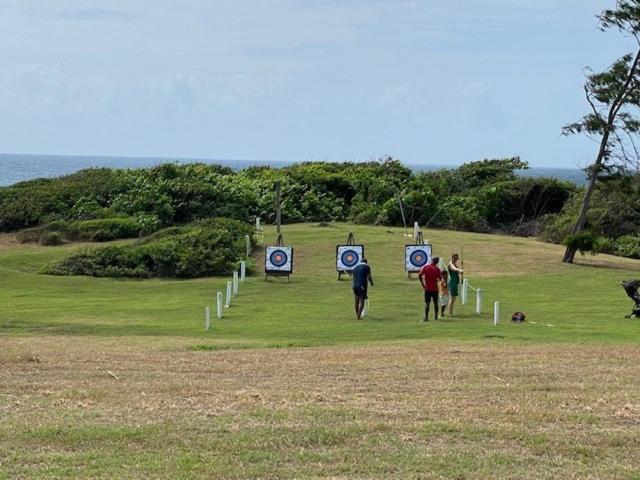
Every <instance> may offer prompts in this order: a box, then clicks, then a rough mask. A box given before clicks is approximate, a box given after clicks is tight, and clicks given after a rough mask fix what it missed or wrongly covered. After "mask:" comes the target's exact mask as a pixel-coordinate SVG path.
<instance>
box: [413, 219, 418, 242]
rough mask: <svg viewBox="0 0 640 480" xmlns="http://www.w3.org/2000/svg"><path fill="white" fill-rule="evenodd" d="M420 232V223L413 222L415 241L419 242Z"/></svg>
mask: <svg viewBox="0 0 640 480" xmlns="http://www.w3.org/2000/svg"><path fill="white" fill-rule="evenodd" d="M418 232H420V225H419V224H418V222H413V240H414V241H416V242H417V241H418Z"/></svg>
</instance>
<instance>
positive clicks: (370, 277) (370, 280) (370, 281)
mask: <svg viewBox="0 0 640 480" xmlns="http://www.w3.org/2000/svg"><path fill="white" fill-rule="evenodd" d="M369 283H370V284H371V286H372V287H373V277H372V276H371V267H369Z"/></svg>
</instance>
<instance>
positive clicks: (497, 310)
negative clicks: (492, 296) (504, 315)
mask: <svg viewBox="0 0 640 480" xmlns="http://www.w3.org/2000/svg"><path fill="white" fill-rule="evenodd" d="M499 323H500V302H495V303H494V304H493V325H498V324H499Z"/></svg>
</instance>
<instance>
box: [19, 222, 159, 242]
mask: <svg viewBox="0 0 640 480" xmlns="http://www.w3.org/2000/svg"><path fill="white" fill-rule="evenodd" d="M150 228H151V225H146V226H145V227H141V225H140V222H139V221H138V220H137V219H133V218H103V219H96V220H83V221H79V222H67V221H64V220H56V221H54V222H51V223H49V224H47V225H44V226H42V227H35V228H28V229H25V230H21V231H20V232H18V234H17V236H16V237H17V239H18V241H19V242H21V243H29V242H31V243H37V242H39V243H40V244H42V245H52V243H50V242H48V241H47V240H46V238H47V237H49V236H51V235H53V234H55V235H56V236H57V237H59V238H60V239H61V240H62V241H65V240H66V241H80V242H109V241H111V240H117V239H121V238H135V237H138V236H140V234H141V233H143V232H147V231H150Z"/></svg>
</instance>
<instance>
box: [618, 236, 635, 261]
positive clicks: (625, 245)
mask: <svg viewBox="0 0 640 480" xmlns="http://www.w3.org/2000/svg"><path fill="white" fill-rule="evenodd" d="M615 253H616V254H617V255H620V256H622V257H629V258H640V235H638V234H636V235H623V236H621V237H618V238H617V239H616V249H615Z"/></svg>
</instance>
